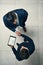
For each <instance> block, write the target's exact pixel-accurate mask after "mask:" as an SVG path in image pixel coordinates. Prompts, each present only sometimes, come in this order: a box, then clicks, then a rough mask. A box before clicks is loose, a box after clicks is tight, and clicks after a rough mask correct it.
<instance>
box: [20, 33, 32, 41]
mask: <svg viewBox="0 0 43 65" xmlns="http://www.w3.org/2000/svg"><path fill="white" fill-rule="evenodd" d="M21 36H22V37H24V41H32V39H31V38H30V37H28V36H26V35H24V34H21Z"/></svg>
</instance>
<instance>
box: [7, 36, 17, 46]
mask: <svg viewBox="0 0 43 65" xmlns="http://www.w3.org/2000/svg"><path fill="white" fill-rule="evenodd" d="M15 42H16V37H15V36H11V35H10V37H9V40H8V45H12V46H14V44H15Z"/></svg>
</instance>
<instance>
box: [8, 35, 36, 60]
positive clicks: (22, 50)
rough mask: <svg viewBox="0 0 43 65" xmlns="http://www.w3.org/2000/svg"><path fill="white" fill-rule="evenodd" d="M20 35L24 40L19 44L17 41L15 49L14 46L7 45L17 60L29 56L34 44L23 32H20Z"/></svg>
mask: <svg viewBox="0 0 43 65" xmlns="http://www.w3.org/2000/svg"><path fill="white" fill-rule="evenodd" d="M21 36H22V37H24V42H22V43H20V44H18V43H17V45H18V48H17V50H16V49H15V48H14V46H12V45H8V46H10V47H11V48H12V51H13V53H14V54H15V56H16V58H17V59H18V61H21V60H24V59H28V58H29V56H30V55H31V54H32V53H33V52H34V50H35V45H34V42H33V40H32V39H31V38H30V37H28V36H26V35H24V34H21Z"/></svg>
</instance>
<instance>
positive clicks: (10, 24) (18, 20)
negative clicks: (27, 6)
mask: <svg viewBox="0 0 43 65" xmlns="http://www.w3.org/2000/svg"><path fill="white" fill-rule="evenodd" d="M27 17H28V12H27V11H26V10H24V9H16V10H13V11H10V12H8V13H7V14H5V15H4V16H3V21H4V24H5V26H6V27H7V28H8V29H10V30H12V31H13V32H16V34H17V35H21V33H20V32H19V31H16V30H15V29H16V27H17V26H21V27H22V28H23V30H24V31H25V32H26V27H25V22H26V20H27Z"/></svg>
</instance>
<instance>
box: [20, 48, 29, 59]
mask: <svg viewBox="0 0 43 65" xmlns="http://www.w3.org/2000/svg"><path fill="white" fill-rule="evenodd" d="M28 57H29V50H28V49H27V48H25V47H24V48H21V49H20V58H21V59H22V60H23V59H28Z"/></svg>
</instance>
